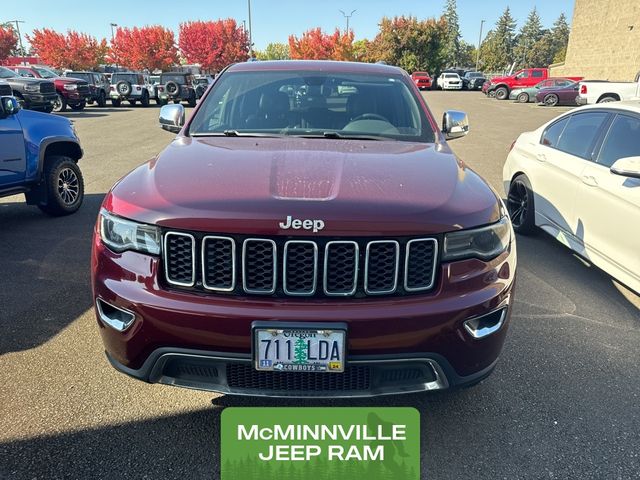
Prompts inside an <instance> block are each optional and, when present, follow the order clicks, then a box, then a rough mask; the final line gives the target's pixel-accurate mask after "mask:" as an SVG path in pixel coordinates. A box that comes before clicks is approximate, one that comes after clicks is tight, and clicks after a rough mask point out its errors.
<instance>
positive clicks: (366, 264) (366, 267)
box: [364, 240, 400, 295]
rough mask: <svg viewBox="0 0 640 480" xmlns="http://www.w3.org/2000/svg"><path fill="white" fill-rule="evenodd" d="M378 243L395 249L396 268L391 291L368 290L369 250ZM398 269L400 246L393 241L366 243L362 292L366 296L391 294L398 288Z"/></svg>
mask: <svg viewBox="0 0 640 480" xmlns="http://www.w3.org/2000/svg"><path fill="white" fill-rule="evenodd" d="M378 243H392V244H393V245H395V247H396V268H395V272H394V274H393V288H391V290H370V289H369V248H370V247H371V245H374V244H378ZM399 268H400V244H399V243H398V242H397V241H395V240H373V241H371V242H369V243H367V253H366V256H365V260H364V292H365V293H366V294H367V295H385V294H389V293H393V292H395V291H396V288H398V269H399Z"/></svg>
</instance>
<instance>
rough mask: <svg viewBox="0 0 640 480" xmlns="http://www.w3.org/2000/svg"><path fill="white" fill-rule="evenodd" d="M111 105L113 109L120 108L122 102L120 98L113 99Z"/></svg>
mask: <svg viewBox="0 0 640 480" xmlns="http://www.w3.org/2000/svg"><path fill="white" fill-rule="evenodd" d="M111 105H112V106H113V107H116V108H118V107H119V106H120V105H122V100H120V99H119V98H112V99H111Z"/></svg>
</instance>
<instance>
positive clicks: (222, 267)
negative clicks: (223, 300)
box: [202, 235, 236, 292]
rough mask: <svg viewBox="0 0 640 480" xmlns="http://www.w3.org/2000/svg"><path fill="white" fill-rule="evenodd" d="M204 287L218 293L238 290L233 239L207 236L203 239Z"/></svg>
mask: <svg viewBox="0 0 640 480" xmlns="http://www.w3.org/2000/svg"><path fill="white" fill-rule="evenodd" d="M202 286H203V287H204V288H205V289H206V290H213V291H217V292H232V291H233V290H234V289H235V288H236V242H235V240H234V239H233V238H231V237H220V236H216V235H207V236H205V237H204V238H203V239H202Z"/></svg>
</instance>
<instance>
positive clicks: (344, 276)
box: [92, 61, 516, 397]
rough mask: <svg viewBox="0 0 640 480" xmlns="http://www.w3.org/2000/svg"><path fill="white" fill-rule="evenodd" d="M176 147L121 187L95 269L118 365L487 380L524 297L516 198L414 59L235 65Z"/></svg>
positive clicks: (298, 380) (168, 124) (316, 388)
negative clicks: (501, 187)
mask: <svg viewBox="0 0 640 480" xmlns="http://www.w3.org/2000/svg"><path fill="white" fill-rule="evenodd" d="M160 124H161V126H162V127H163V128H164V129H165V130H169V131H172V132H177V133H178V135H177V137H176V138H175V140H173V141H172V142H171V144H170V145H169V146H168V147H167V148H166V149H165V150H164V151H163V152H162V153H160V154H159V155H158V156H157V157H155V158H153V159H151V160H150V161H149V162H147V163H145V164H143V165H141V166H140V167H138V168H136V169H135V170H133V171H132V172H131V173H129V174H128V175H127V176H125V177H124V178H122V179H121V180H120V181H119V182H118V183H117V184H116V185H115V186H114V187H113V188H112V190H111V191H110V192H109V193H108V194H107V195H106V197H105V199H104V203H103V204H102V208H101V211H100V214H99V217H98V221H97V223H96V226H95V236H94V240H93V252H92V281H93V292H94V300H95V306H96V315H97V321H98V326H99V329H100V333H101V335H102V339H103V341H104V345H105V347H106V353H107V357H108V359H109V361H110V362H111V364H112V365H113V366H114V367H115V368H116V369H117V370H119V371H121V372H124V373H126V374H128V375H130V376H133V377H135V378H138V379H140V380H144V381H147V382H152V383H163V384H168V385H178V386H182V387H189V388H198V389H205V390H212V391H217V392H223V393H230V394H242V395H265V396H298V397H309V396H313V397H340V396H342V397H357V396H372V395H382V394H392V393H405V392H417V391H425V390H438V389H446V388H449V387H458V386H465V385H472V384H474V383H477V382H479V381H481V380H482V379H484V378H485V377H486V376H488V375H489V374H490V373H491V371H492V370H493V368H494V367H495V365H496V362H497V360H498V355H499V353H500V350H501V349H502V345H503V342H504V339H505V335H506V331H507V324H508V322H509V316H510V310H511V305H512V304H513V285H514V276H515V269H516V249H515V239H514V234H513V231H512V227H511V222H510V221H509V217H508V216H507V213H506V210H505V207H504V205H503V203H502V201H501V200H500V198H499V197H498V195H497V194H496V193H495V192H494V190H492V189H491V188H490V187H489V186H488V185H487V183H486V182H485V181H484V180H483V179H482V178H480V177H479V176H478V175H477V174H476V173H475V172H474V171H472V170H471V169H470V168H469V167H467V166H466V165H465V164H464V163H463V162H462V161H461V160H459V159H458V158H456V157H455V155H454V154H453V153H452V152H451V150H450V149H449V147H448V146H447V143H446V141H445V139H447V138H456V137H461V136H463V135H465V134H466V133H467V131H468V122H467V117H466V115H465V114H464V113H462V112H457V111H449V112H447V113H445V114H444V118H443V125H442V128H439V127H438V126H437V124H436V122H435V121H434V119H433V116H432V115H431V113H430V111H429V109H428V108H427V106H426V104H425V103H424V99H423V98H422V96H421V95H420V93H419V91H418V89H417V87H416V85H415V83H414V82H413V81H412V80H411V78H410V77H409V76H408V75H407V74H406V73H405V72H404V71H403V70H401V69H399V68H395V67H391V66H386V65H377V64H376V65H373V64H360V63H347V62H325V61H286V62H249V63H242V64H236V65H233V66H231V67H229V68H227V69H226V70H225V71H223V72H222V73H221V74H220V75H219V76H218V77H217V78H216V80H215V83H214V85H213V86H212V87H211V89H209V91H208V92H207V93H206V95H205V96H204V97H203V98H202V100H201V101H200V102H199V104H198V106H197V107H196V109H195V111H194V113H193V115H192V116H191V118H190V119H189V120H188V121H187V122H185V117H184V108H183V107H182V105H167V106H165V107H163V108H162V110H161V112H160Z"/></svg>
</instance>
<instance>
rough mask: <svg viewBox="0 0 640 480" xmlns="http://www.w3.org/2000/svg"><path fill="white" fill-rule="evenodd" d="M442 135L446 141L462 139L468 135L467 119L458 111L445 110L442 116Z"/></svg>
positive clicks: (465, 115) (464, 114)
mask: <svg viewBox="0 0 640 480" xmlns="http://www.w3.org/2000/svg"><path fill="white" fill-rule="evenodd" d="M442 133H444V136H445V138H446V139H447V140H453V139H454V138H460V137H464V136H465V135H466V134H467V133H469V117H467V114H466V113H464V112H459V111H458V110H447V111H446V112H444V115H443V116H442Z"/></svg>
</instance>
